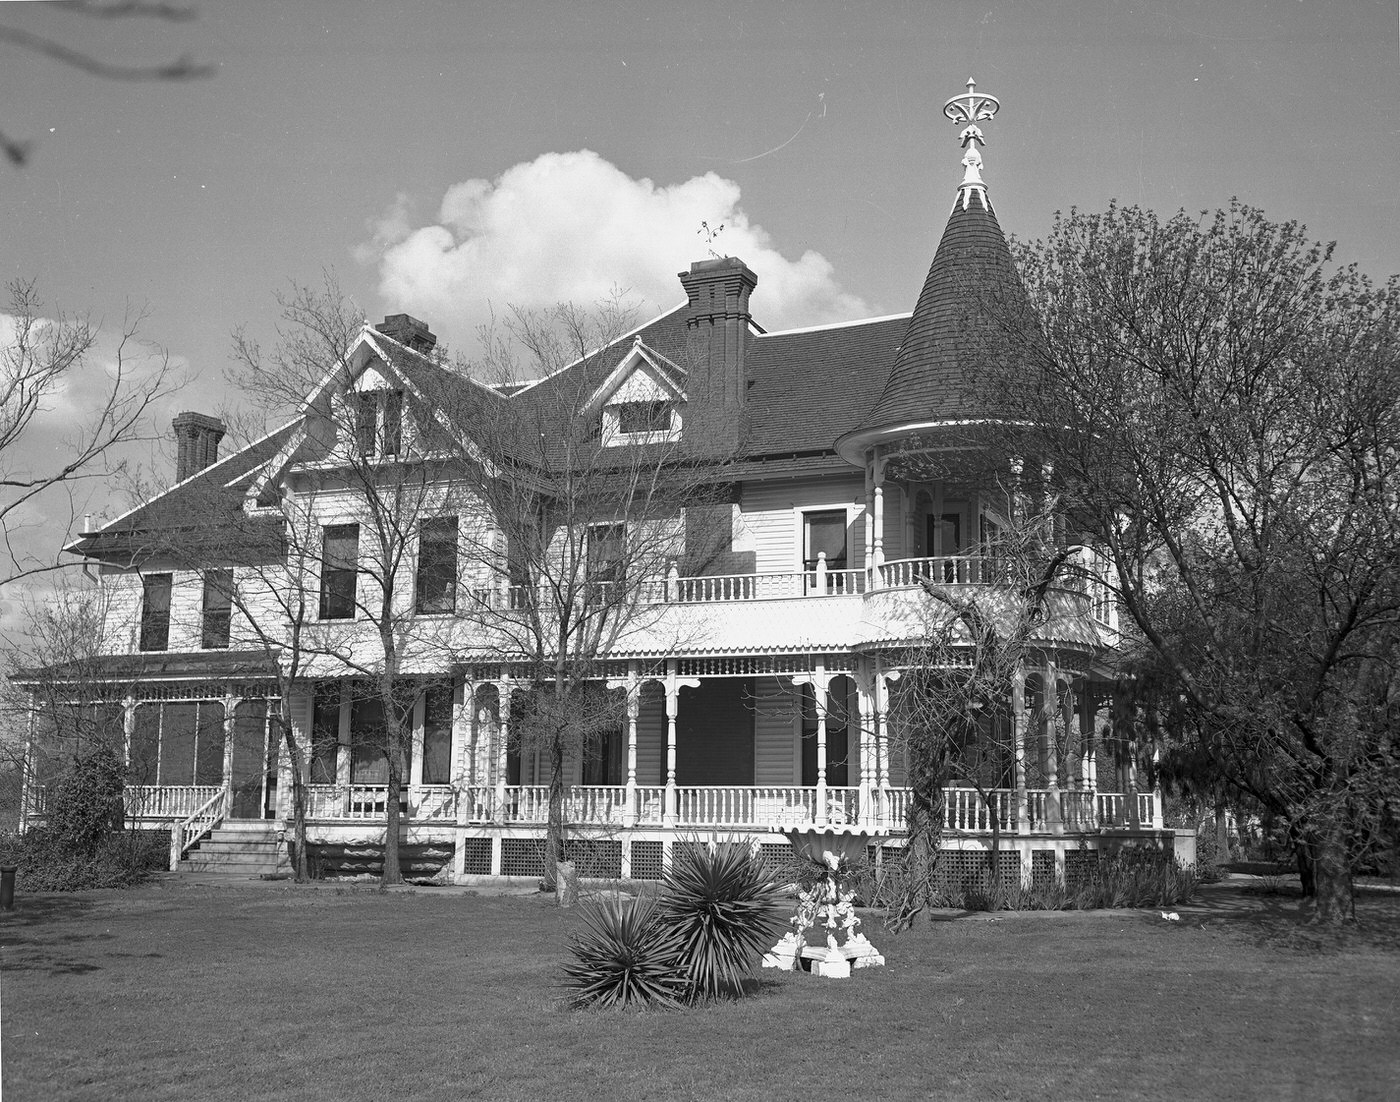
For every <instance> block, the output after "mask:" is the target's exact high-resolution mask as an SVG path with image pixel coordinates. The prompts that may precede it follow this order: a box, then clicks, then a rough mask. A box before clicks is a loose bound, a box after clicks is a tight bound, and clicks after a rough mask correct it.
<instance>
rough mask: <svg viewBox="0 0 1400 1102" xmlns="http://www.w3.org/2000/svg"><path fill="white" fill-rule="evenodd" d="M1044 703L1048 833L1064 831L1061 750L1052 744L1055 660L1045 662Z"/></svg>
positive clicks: (1056, 704)
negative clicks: (1061, 802)
mask: <svg viewBox="0 0 1400 1102" xmlns="http://www.w3.org/2000/svg"><path fill="white" fill-rule="evenodd" d="M1042 676H1043V677H1044V681H1043V685H1044V686H1045V694H1044V695H1045V699H1044V702H1043V704H1044V707H1043V708H1042V709H1041V712H1042V715H1041V726H1040V732H1041V738H1042V739H1043V740H1044V745H1045V788H1046V793H1045V822H1046V825H1047V826H1048V827H1049V828H1050V833H1051V834H1063V833H1064V832H1065V819H1064V809H1063V808H1062V807H1061V806H1060V754H1059V747H1058V746H1056V745H1055V722H1056V720H1057V719H1058V718H1059V715H1060V671H1059V668H1058V667H1057V666H1056V665H1055V663H1054V661H1053V660H1052V661H1049V662H1046V663H1045V671H1044V673H1043V675H1042Z"/></svg>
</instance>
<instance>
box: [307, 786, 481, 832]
mask: <svg viewBox="0 0 1400 1102" xmlns="http://www.w3.org/2000/svg"><path fill="white" fill-rule="evenodd" d="M388 799H389V786H388V785H387V784H312V785H307V787H306V817H307V818H308V819H320V820H329V821H336V820H344V821H350V822H355V821H361V820H365V819H383V818H384V817H385V814H386V813H387V811H388V807H387V804H388ZM399 814H401V815H403V816H405V817H407V818H409V819H411V820H412V821H413V822H415V823H425V822H426V823H451V822H455V821H456V819H457V790H456V789H455V788H453V787H452V786H451V785H446V784H423V785H404V786H403V787H402V788H401V789H400V790H399Z"/></svg>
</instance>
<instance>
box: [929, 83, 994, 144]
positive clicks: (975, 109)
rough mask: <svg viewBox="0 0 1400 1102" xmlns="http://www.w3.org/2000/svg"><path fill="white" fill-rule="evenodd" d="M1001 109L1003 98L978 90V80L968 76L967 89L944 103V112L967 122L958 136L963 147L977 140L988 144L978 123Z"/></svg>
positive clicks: (955, 120)
mask: <svg viewBox="0 0 1400 1102" xmlns="http://www.w3.org/2000/svg"><path fill="white" fill-rule="evenodd" d="M1000 109H1001V100H999V99H997V98H996V96H989V95H987V93H985V92H979V91H977V82H976V81H975V80H973V79H972V78H971V77H968V78H967V91H966V92H964V93H963V94H962V95H960V96H954V97H953V98H952V99H950V100H949V101H948V102H947V103H945V104H944V105H943V114H945V115H946V116H947V117H948V118H949V119H951V120H952V121H953V122H955V123H959V124H961V123H967V127H966V129H964V130H963V132H962V133H961V134H959V135H958V138H959V139H960V140H961V141H962V145H963V148H964V149H966V148H967V145H968V143H969V142H976V143H977V144H978V145H986V144H987V143H986V142H985V141H983V140H982V128H981V127H980V126H978V125H977V124H978V123H979V122H986V121H987V120H988V119H990V118H991V117H992V116H993V115H995V114H996V113H997V111H998V110H1000Z"/></svg>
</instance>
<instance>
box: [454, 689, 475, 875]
mask: <svg viewBox="0 0 1400 1102" xmlns="http://www.w3.org/2000/svg"><path fill="white" fill-rule="evenodd" d="M468 702H470V704H469V703H468ZM475 705H476V694H475V689H474V687H473V685H472V683H471V678H470V676H466V677H463V678H462V680H461V681H457V680H456V679H455V678H454V679H453V685H452V749H451V761H452V768H451V769H450V770H449V771H448V776H450V777H451V778H452V788H453V791H454V792H455V793H456V795H457V815H456V821H457V832H456V836H455V839H454V840H455V843H456V844H455V845H454V846H453V847H452V882H453V883H454V884H460V883H462V881H463V880H464V879H465V878H466V875H467V847H466V845H465V841H466V836H465V833H464V832H463V829H462V828H463V827H465V826H466V825H467V824H468V823H469V822H471V816H472V814H473V813H474V812H475V809H476V780H477V777H476V755H475V754H474V753H472V750H473V747H472V744H471V729H472V722H471V719H472V711H473V709H474V708H475ZM464 719H465V721H466V722H465V724H464V723H463V720H464ZM464 728H465V732H466V735H465V737H463V730H464Z"/></svg>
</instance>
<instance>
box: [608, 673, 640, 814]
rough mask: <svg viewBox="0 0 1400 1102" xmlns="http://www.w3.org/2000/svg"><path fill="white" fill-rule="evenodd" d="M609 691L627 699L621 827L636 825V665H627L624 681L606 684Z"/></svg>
mask: <svg viewBox="0 0 1400 1102" xmlns="http://www.w3.org/2000/svg"><path fill="white" fill-rule="evenodd" d="M608 688H610V689H622V690H623V691H624V692H626V694H627V697H626V700H627V795H626V796H625V800H626V805H627V806H626V809H625V810H624V812H623V815H622V825H623V826H628V827H632V826H636V825H637V714H638V712H639V711H640V710H641V693H642V687H641V682H640V681H639V680H638V678H637V663H636V662H628V663H627V677H626V679H625V680H612V681H609V682H608Z"/></svg>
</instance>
